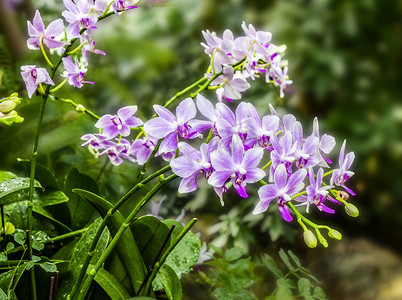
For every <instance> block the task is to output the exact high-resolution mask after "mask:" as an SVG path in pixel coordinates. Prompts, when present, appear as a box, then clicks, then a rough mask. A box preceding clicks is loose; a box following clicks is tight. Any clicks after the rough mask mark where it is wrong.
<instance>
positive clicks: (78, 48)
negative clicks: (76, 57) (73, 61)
mask: <svg viewBox="0 0 402 300" xmlns="http://www.w3.org/2000/svg"><path fill="white" fill-rule="evenodd" d="M85 44H88V42H83V43H81V44H80V45H79V46H78V47H77V48H75V49H74V50H71V51H70V52H68V55H72V54H74V53H77V52H78V51H79V50H80V49H81V48H82V46H84V45H85Z"/></svg>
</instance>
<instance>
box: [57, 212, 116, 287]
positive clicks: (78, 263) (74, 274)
mask: <svg viewBox="0 0 402 300" xmlns="http://www.w3.org/2000/svg"><path fill="white" fill-rule="evenodd" d="M101 223H102V219H101V218H98V219H97V220H95V222H94V223H92V225H91V226H90V227H89V228H88V230H87V231H86V232H85V233H84V234H83V235H82V236H81V238H80V240H79V241H78V243H77V244H75V246H74V248H73V250H72V253H73V255H72V257H71V261H70V264H69V266H68V276H66V278H65V280H64V281H63V284H62V285H61V286H60V287H59V290H60V294H64V293H66V294H68V293H69V292H70V291H71V290H72V288H73V286H74V284H76V281H77V279H78V276H79V274H80V271H81V267H82V265H83V264H84V261H85V258H86V256H87V255H88V251H89V248H90V246H91V243H92V240H93V239H94V237H95V234H96V231H97V229H98V228H99V226H100V224H101ZM109 237H110V235H109V231H108V230H104V231H103V233H102V235H101V237H100V238H99V241H98V243H97V245H96V248H95V251H94V252H93V256H92V258H91V261H90V263H92V264H95V263H96V262H97V261H98V259H99V257H100V256H101V254H102V253H103V252H104V250H105V249H106V247H107V244H108V241H109Z"/></svg>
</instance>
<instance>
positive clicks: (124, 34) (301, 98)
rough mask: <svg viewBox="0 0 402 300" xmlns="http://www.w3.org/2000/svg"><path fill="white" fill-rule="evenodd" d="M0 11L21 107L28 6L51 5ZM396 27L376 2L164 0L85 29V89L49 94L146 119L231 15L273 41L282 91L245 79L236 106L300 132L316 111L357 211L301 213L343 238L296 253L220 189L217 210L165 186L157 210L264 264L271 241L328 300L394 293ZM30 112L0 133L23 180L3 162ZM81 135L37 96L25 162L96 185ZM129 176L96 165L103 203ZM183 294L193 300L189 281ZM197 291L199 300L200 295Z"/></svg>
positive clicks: (400, 237) (7, 2)
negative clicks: (89, 44) (347, 164)
mask: <svg viewBox="0 0 402 300" xmlns="http://www.w3.org/2000/svg"><path fill="white" fill-rule="evenodd" d="M0 3H1V5H2V7H1V8H0V30H1V35H0V97H4V96H8V95H10V94H11V93H12V92H14V91H19V92H20V93H21V94H22V95H24V98H26V99H27V97H26V93H25V92H23V90H24V86H23V84H22V80H21V78H20V75H19V72H20V69H19V68H20V66H21V65H26V64H35V63H36V64H37V65H45V63H44V61H43V59H42V58H41V57H40V55H39V52H38V51H36V52H34V51H30V52H28V51H27V48H26V42H25V39H26V35H27V32H26V20H27V19H29V20H31V19H32V17H33V14H34V12H35V9H40V11H41V14H42V17H43V18H44V21H45V24H48V23H49V22H50V21H51V20H53V19H55V18H58V17H60V12H61V11H62V10H64V7H63V4H62V2H61V1H58V0H1V1H0ZM6 7H11V8H10V9H7V8H6ZM401 20H402V2H400V1H390V0H384V1H378V0H377V1H375V0H344V1H335V0H312V1H302V0H289V1H279V0H276V1H265V0H260V1H258V0H248V1H240V0H221V1H214V0H169V1H167V2H165V3H161V4H157V5H154V6H153V7H152V8H150V7H147V6H145V7H141V8H140V9H137V10H135V11H132V12H130V13H127V14H124V15H122V16H120V17H114V18H110V19H108V20H105V21H104V22H102V24H99V30H98V31H97V35H96V46H97V48H98V49H101V50H104V51H106V52H107V56H105V57H103V56H96V55H91V56H90V65H89V67H88V69H89V70H88V73H87V75H86V78H87V80H90V81H95V82H96V85H95V86H91V85H88V86H85V87H84V88H82V89H79V90H78V89H70V88H64V89H63V91H61V92H59V95H60V96H63V95H66V97H69V98H71V99H74V100H75V101H76V102H78V103H82V104H83V105H85V106H88V107H89V108H90V109H92V110H93V111H94V112H96V113H98V114H99V115H101V114H104V113H114V112H115V111H116V110H117V109H118V108H119V107H122V106H125V105H133V104H137V105H138V106H139V115H140V116H141V117H143V119H146V118H148V117H149V116H151V115H152V104H155V103H159V104H160V103H164V102H165V101H166V100H167V99H169V98H170V97H171V96H173V95H174V94H175V93H176V92H177V91H179V90H181V89H183V88H184V87H186V86H188V85H189V84H191V83H193V82H194V81H195V80H197V79H198V78H200V77H201V76H202V75H203V74H204V72H205V71H206V69H207V66H208V57H207V56H206V55H205V54H204V52H203V48H202V47H201V46H200V42H202V41H203V39H202V34H201V31H202V30H205V29H209V30H213V31H216V32H217V33H218V35H220V34H222V32H223V31H224V30H225V29H226V28H229V29H231V30H232V31H233V32H234V33H235V34H236V33H239V34H240V33H242V30H241V23H242V22H243V21H245V22H246V23H251V24H253V25H254V26H255V27H256V28H257V29H258V30H266V31H270V32H272V34H273V42H274V43H275V44H278V45H279V44H286V45H287V51H286V59H287V60H288V61H289V74H290V78H291V79H292V80H293V82H294V83H293V85H292V86H290V88H289V89H287V93H286V95H285V97H284V99H280V98H279V96H278V93H277V91H276V90H275V88H274V87H272V86H268V85H267V84H265V83H264V82H263V81H262V80H261V81H258V80H257V81H256V82H255V84H254V85H253V86H252V88H251V90H250V91H248V92H247V93H246V94H245V95H244V99H245V100H247V101H251V102H253V103H255V105H256V106H257V107H258V108H259V111H261V113H264V112H267V111H268V103H271V104H272V105H274V106H275V107H276V108H277V110H278V112H280V113H282V114H283V113H285V112H288V113H293V114H295V115H296V116H297V118H298V119H299V120H300V121H301V122H302V124H303V126H304V130H305V132H309V131H310V130H311V128H312V120H313V118H314V117H315V116H317V117H318V118H319V121H320V131H321V133H324V132H327V133H329V134H332V135H333V136H335V137H336V139H337V149H338V150H339V148H340V145H341V144H342V141H343V139H347V151H354V152H355V154H356V160H355V162H354V164H353V167H352V169H353V170H354V171H355V173H356V175H355V176H354V177H353V178H352V179H351V180H350V186H351V187H352V188H353V189H354V190H355V191H356V192H357V196H356V197H353V199H351V201H353V203H354V204H355V205H357V206H358V207H359V209H360V217H359V218H357V219H351V218H350V217H348V216H347V215H346V214H345V213H344V211H343V210H339V211H338V213H337V215H336V216H331V217H329V218H328V217H326V216H322V215H320V214H318V213H317V214H312V216H311V218H312V219H314V220H315V221H317V222H319V223H320V222H321V223H324V224H326V223H328V224H330V225H333V226H334V228H337V229H338V230H340V231H341V232H342V233H343V236H344V238H343V240H342V241H340V242H338V241H336V242H335V241H330V246H329V249H322V248H320V247H318V248H317V249H308V248H307V247H306V246H305V245H304V243H303V240H302V237H301V232H302V231H301V229H300V228H299V227H298V226H297V224H284V222H282V221H280V219H279V218H278V216H277V213H276V212H275V211H273V212H272V213H271V215H269V216H267V215H265V216H263V217H261V218H259V219H252V218H251V217H250V211H251V210H252V205H254V204H253V203H256V201H257V199H256V198H255V197H254V198H253V197H251V199H249V200H248V201H241V202H240V200H239V199H238V197H236V196H235V195H232V196H230V195H229V196H228V197H227V199H226V205H225V207H220V205H219V201H218V199H217V197H216V196H214V194H213V193H211V191H210V189H208V188H207V187H205V186H201V187H200V191H199V193H197V194H190V195H186V196H182V195H177V193H176V189H175V187H172V188H170V189H168V190H165V191H164V195H166V196H167V199H168V200H167V201H165V202H164V205H163V207H162V209H161V211H160V213H161V214H163V215H164V216H175V215H176V216H177V215H178V214H180V211H181V209H182V208H185V211H186V216H197V217H198V218H199V219H200V222H199V223H200V224H199V225H198V228H197V230H198V231H200V232H201V233H202V235H201V238H202V239H203V240H206V241H213V242H214V243H215V244H217V245H228V246H229V245H230V246H231V245H237V246H241V247H242V248H243V249H244V251H245V252H246V253H250V254H252V255H258V254H259V253H270V254H271V255H273V256H275V255H276V253H277V251H278V249H279V248H280V247H282V248H285V249H292V250H293V251H294V252H295V253H296V254H298V255H299V256H300V257H301V258H302V260H303V262H304V263H305V264H306V265H308V266H309V267H310V268H311V270H312V272H313V273H314V274H315V275H316V276H318V277H319V278H320V279H322V281H323V282H324V283H325V284H326V286H327V292H328V295H329V297H330V298H331V299H401V298H402V262H401V250H402V248H401V246H402V230H401V228H402V203H401V201H402V176H401V172H402V130H401V128H402V127H401V126H402V102H401V100H402V99H401V95H402V93H401V83H402V75H401V74H402V72H401V71H400V70H401V67H402V56H401V53H402V22H401ZM39 62H40V63H39ZM207 95H208V96H209V97H211V99H213V97H214V96H213V94H207ZM38 110H39V98H32V99H31V100H29V101H28V100H26V101H25V103H24V105H23V106H22V107H21V108H20V109H19V114H20V115H22V116H23V117H24V118H25V121H24V122H23V123H21V124H15V125H13V126H11V127H5V126H2V127H0V155H1V156H0V157H1V159H0V169H1V170H11V171H13V172H15V173H19V174H22V173H23V170H22V167H21V166H20V165H19V163H18V162H17V160H16V158H17V157H19V158H29V157H30V151H31V147H32V142H33V135H34V127H35V124H36V116H37V113H38ZM89 132H94V128H93V121H92V120H91V119H90V118H88V117H86V116H83V115H80V114H78V113H76V112H75V111H73V110H72V109H71V107H69V106H67V105H65V104H61V103H54V102H50V103H49V105H48V107H47V111H46V115H45V120H44V125H43V130H42V137H41V141H40V148H39V161H40V162H41V163H43V164H46V165H48V166H49V167H50V169H51V170H52V171H54V172H55V173H56V175H57V176H58V178H59V180H60V182H62V181H63V178H64V176H65V175H66V173H67V172H68V171H69V170H70V169H71V168H72V167H73V166H76V167H78V168H79V169H80V170H81V171H82V172H86V173H88V174H89V175H91V176H94V177H97V176H98V175H99V172H100V170H101V169H102V167H103V165H104V162H105V160H99V161H96V160H95V159H93V158H92V157H91V155H90V154H89V153H88V151H86V150H85V149H81V148H80V146H79V145H80V137H81V136H82V135H83V134H86V133H89ZM332 158H333V160H334V161H335V163H337V158H336V157H332ZM159 164H161V165H162V164H163V162H159ZM155 168H158V166H155ZM135 171H136V167H135V166H130V165H129V164H125V165H124V166H120V167H118V168H112V167H111V166H110V165H107V166H106V169H105V172H104V173H103V174H102V176H101V177H100V182H101V184H102V189H103V193H104V195H106V196H109V197H110V198H113V197H114V198H116V197H117V196H118V195H121V194H122V193H123V192H124V191H125V190H126V188H127V187H128V186H129V184H130V176H128V175H127V174H130V172H131V173H133V174H134V172H135ZM105 174H109V175H111V176H105ZM253 201H254V202H253ZM212 225H213V227H212V230H211V229H209V230H208V228H211V226H212ZM188 286H189V287H191V289H192V298H194V297H196V295H198V292H197V293H195V292H194V289H197V285H196V284H194V283H191V282H189V283H188ZM198 297H199V299H205V297H207V296H206V295H205V294H203V292H202V291H200V292H199V296H198Z"/></svg>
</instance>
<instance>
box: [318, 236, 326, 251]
mask: <svg viewBox="0 0 402 300" xmlns="http://www.w3.org/2000/svg"><path fill="white" fill-rule="evenodd" d="M318 240H319V241H320V243H321V244H322V245H323V246H324V247H325V248H327V247H328V242H327V240H326V239H325V238H324V237H323V236H322V235H321V234H320V235H318Z"/></svg>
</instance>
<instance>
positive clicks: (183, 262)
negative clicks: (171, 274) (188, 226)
mask: <svg viewBox="0 0 402 300" xmlns="http://www.w3.org/2000/svg"><path fill="white" fill-rule="evenodd" d="M163 222H164V223H165V224H166V225H168V226H169V228H171V227H172V225H173V224H175V225H176V227H175V229H174V230H173V233H172V238H171V241H172V242H173V241H174V239H175V238H176V237H177V235H178V234H179V233H180V232H181V231H182V230H183V226H182V225H181V224H180V223H179V222H177V221H175V220H164V221H163ZM200 250H201V241H200V239H199V238H198V237H197V236H196V235H195V234H194V233H192V232H190V231H189V232H188V233H187V234H186V235H185V236H184V237H183V239H182V240H181V241H180V242H179V243H178V244H177V246H176V247H175V248H174V249H173V251H172V252H171V253H170V254H169V256H168V257H167V259H166V262H165V263H166V264H167V265H169V266H170V267H171V268H172V269H173V270H174V271H175V272H176V274H177V276H178V277H179V278H181V276H182V275H183V274H187V273H188V272H190V271H191V270H192V269H193V267H194V266H195V264H196V263H197V261H198V258H199V257H200Z"/></svg>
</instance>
